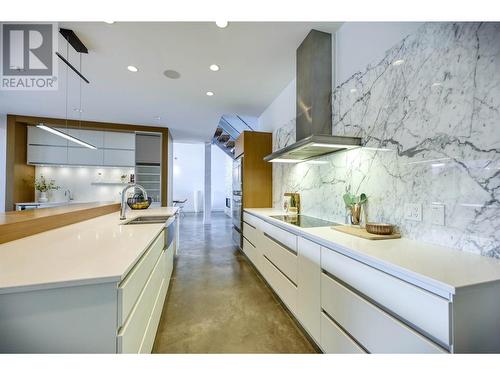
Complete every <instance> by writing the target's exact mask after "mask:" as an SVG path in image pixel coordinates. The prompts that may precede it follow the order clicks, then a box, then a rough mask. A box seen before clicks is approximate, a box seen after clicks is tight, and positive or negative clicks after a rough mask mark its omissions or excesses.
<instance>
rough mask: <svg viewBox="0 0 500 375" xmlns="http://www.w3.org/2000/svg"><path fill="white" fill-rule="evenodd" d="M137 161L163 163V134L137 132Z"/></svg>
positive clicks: (140, 162) (139, 162)
mask: <svg viewBox="0 0 500 375" xmlns="http://www.w3.org/2000/svg"><path fill="white" fill-rule="evenodd" d="M135 161H136V163H138V164H160V163H161V135H160V134H149V133H137V134H136V135H135Z"/></svg>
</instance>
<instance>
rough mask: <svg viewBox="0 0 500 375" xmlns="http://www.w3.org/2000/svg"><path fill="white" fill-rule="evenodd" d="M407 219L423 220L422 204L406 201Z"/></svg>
mask: <svg viewBox="0 0 500 375" xmlns="http://www.w3.org/2000/svg"><path fill="white" fill-rule="evenodd" d="M405 219H406V220H413V221H422V205H421V204H419V203H405Z"/></svg>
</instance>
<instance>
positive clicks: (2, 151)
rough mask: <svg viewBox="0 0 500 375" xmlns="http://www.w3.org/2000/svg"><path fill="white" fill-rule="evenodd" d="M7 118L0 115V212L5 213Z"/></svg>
mask: <svg viewBox="0 0 500 375" xmlns="http://www.w3.org/2000/svg"><path fill="white" fill-rule="evenodd" d="M6 139H7V116H6V115H3V114H0V212H5V166H6V162H7V161H6V160H5V158H6V156H7V144H6Z"/></svg>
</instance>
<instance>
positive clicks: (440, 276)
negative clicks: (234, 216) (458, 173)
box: [245, 208, 500, 295]
mask: <svg viewBox="0 0 500 375" xmlns="http://www.w3.org/2000/svg"><path fill="white" fill-rule="evenodd" d="M245 211H246V212H248V213H250V214H252V215H255V216H257V217H259V218H261V219H262V220H264V221H267V222H269V223H270V224H273V225H275V226H277V227H281V228H283V229H285V230H287V231H289V232H292V233H295V234H297V235H299V236H302V237H304V238H307V239H309V240H311V241H313V242H316V243H318V244H320V245H322V246H325V247H328V248H333V249H335V250H337V251H339V252H341V253H345V255H348V256H350V257H352V258H355V259H359V260H360V261H362V262H363V263H366V264H369V265H370V266H372V267H375V268H378V269H380V270H382V271H390V273H391V274H394V275H395V276H398V277H399V278H401V279H403V280H406V281H408V282H411V283H413V284H417V285H419V286H421V287H422V288H424V289H429V290H430V291H431V292H433V293H437V294H446V295H448V294H454V293H456V291H457V289H460V288H465V287H469V286H472V285H477V284H483V283H489V282H500V260H498V259H493V258H487V257H483V256H480V255H476V254H471V253H467V252H463V251H458V250H455V249H450V248H446V247H443V246H436V245H430V244H425V243H421V242H417V241H413V240H409V239H405V238H400V239H393V240H383V241H382V240H379V241H372V240H366V239H364V238H359V237H355V236H351V235H349V234H345V233H342V232H339V231H336V230H334V229H332V228H330V227H317V228H299V227H297V226H295V225H292V224H288V223H285V222H283V221H281V220H278V219H274V218H272V217H271V216H275V215H282V214H283V211H281V210H276V209H270V208H247V209H245Z"/></svg>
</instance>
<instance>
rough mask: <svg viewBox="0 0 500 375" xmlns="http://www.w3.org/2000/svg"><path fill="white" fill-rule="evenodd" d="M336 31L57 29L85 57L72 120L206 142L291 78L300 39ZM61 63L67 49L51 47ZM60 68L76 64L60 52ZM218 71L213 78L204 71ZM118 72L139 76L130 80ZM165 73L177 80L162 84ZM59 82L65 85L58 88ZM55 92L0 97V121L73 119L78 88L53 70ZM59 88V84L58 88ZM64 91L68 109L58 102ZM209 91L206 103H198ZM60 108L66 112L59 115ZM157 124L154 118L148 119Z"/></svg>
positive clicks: (194, 25) (205, 26)
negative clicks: (222, 121)
mask: <svg viewBox="0 0 500 375" xmlns="http://www.w3.org/2000/svg"><path fill="white" fill-rule="evenodd" d="M340 25H341V23H324V22H322V23H318V22H308V23H307V22H275V23H269V22H235V23H229V25H228V27H226V28H223V29H221V28H218V27H217V26H216V25H215V23H213V22H162V23H153V22H151V23H145V22H128V23H127V22H117V23H113V24H107V23H103V22H102V23H87V22H74V23H73V22H68V23H66V22H64V23H60V24H59V26H60V27H64V28H69V29H72V30H73V31H75V33H76V34H77V35H78V36H79V38H80V39H81V40H82V41H83V42H84V43H85V45H86V46H87V47H88V49H89V54H88V55H83V57H82V71H83V73H84V75H85V76H86V77H87V78H88V79H89V80H90V84H89V85H87V84H85V83H82V84H81V86H82V105H81V108H82V109H83V112H82V114H81V117H82V119H84V120H91V121H104V122H119V123H130V124H137V125H156V126H165V127H168V128H170V129H171V130H172V134H173V137H174V140H176V141H200V142H202V141H208V140H209V139H210V138H211V137H212V135H213V133H214V130H215V128H216V126H217V123H218V120H219V118H220V116H221V115H223V114H239V115H242V116H250V117H252V116H253V117H257V116H259V115H260V114H261V113H262V112H263V111H264V110H265V109H266V107H267V106H268V105H269V104H270V103H271V102H272V100H273V99H274V98H275V97H276V96H277V95H278V94H279V93H280V92H281V90H282V89H283V88H284V87H285V86H286V85H287V84H288V83H289V82H290V81H291V80H292V79H293V78H294V76H295V50H296V49H297V47H298V46H299V44H300V42H301V41H302V40H303V39H304V37H305V36H306V35H307V33H308V32H309V30H310V29H312V28H315V29H318V30H321V31H326V32H331V33H333V32H335V31H336V30H337V29H338V28H339V27H340ZM58 49H59V51H60V52H61V54H63V55H64V56H66V52H67V43H66V41H65V40H64V39H63V38H62V37H60V38H59V48H58ZM69 60H70V61H71V63H73V64H74V65H75V66H77V67H78V66H79V56H78V54H77V53H75V52H74V51H73V50H72V48H71V47H69ZM211 64H218V65H219V66H220V70H219V71H218V72H212V71H210V70H209V66H210V65H211ZM128 65H134V66H136V67H137V68H138V69H139V71H138V72H137V73H132V72H129V71H128V70H127V66H128ZM167 69H172V70H176V71H178V72H179V73H180V74H181V77H180V78H179V79H168V78H166V77H165V76H164V75H163V72H164V71H165V70H167ZM66 74H68V79H67V80H66ZM58 80H59V90H57V91H18V92H14V91H0V113H13V114H25V115H37V116H49V117H65V116H66V107H67V113H68V117H70V118H76V119H78V118H79V116H80V114H79V113H78V112H76V111H75V110H74V109H77V108H79V107H80V104H79V100H80V80H79V79H77V77H76V75H75V74H74V73H73V72H71V71H69V73H66V66H65V65H64V64H63V63H59V77H58ZM66 82H67V83H68V84H67V85H66ZM66 90H67V95H68V99H67V100H66ZM207 91H213V92H214V93H215V95H214V96H211V97H209V96H207V95H206V92H207ZM66 102H67V105H66ZM158 117H160V118H159V119H158Z"/></svg>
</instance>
